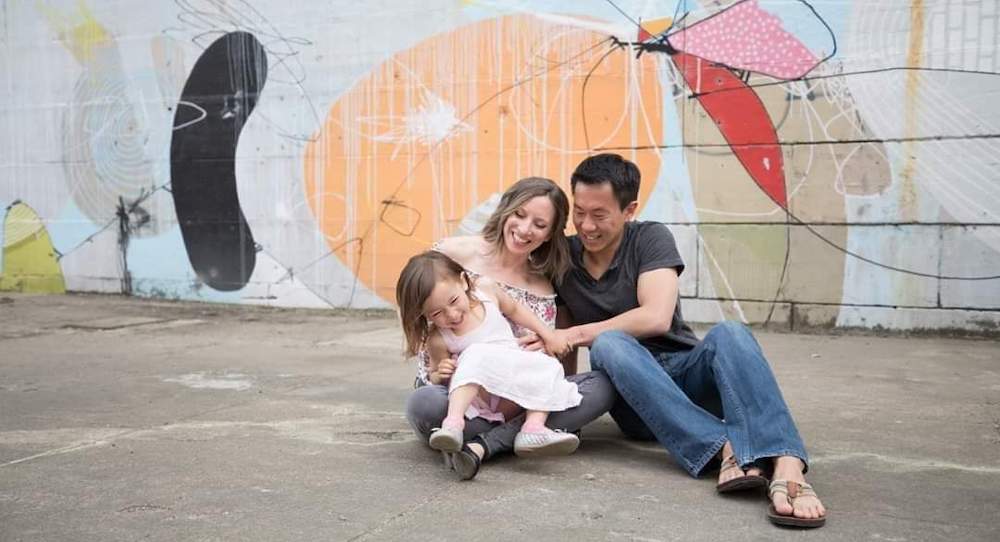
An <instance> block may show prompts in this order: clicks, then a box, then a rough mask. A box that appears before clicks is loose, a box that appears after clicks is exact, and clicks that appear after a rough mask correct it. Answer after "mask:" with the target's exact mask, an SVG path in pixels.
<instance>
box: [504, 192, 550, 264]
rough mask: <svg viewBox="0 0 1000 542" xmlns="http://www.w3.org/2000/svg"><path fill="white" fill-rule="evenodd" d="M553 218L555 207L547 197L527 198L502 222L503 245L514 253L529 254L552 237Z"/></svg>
mask: <svg viewBox="0 0 1000 542" xmlns="http://www.w3.org/2000/svg"><path fill="white" fill-rule="evenodd" d="M555 219H556V208H555V207H554V206H553V205H552V201H550V200H549V198H548V197H546V196H535V197H533V198H531V199H529V200H528V201H526V202H524V205H522V206H521V207H519V208H518V209H517V210H516V211H514V212H513V213H512V214H511V215H510V216H509V217H507V221H506V222H504V224H503V242H504V246H505V247H506V248H507V250H508V251H509V252H512V253H514V254H531V253H532V252H534V251H535V249H537V248H538V247H539V246H541V245H542V243H544V242H546V241H548V240H549V238H550V237H552V223H553V222H554V221H555Z"/></svg>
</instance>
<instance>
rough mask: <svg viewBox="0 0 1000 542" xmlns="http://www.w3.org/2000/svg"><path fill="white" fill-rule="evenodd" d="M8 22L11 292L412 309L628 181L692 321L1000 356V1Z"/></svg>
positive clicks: (197, 6)
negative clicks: (445, 261) (527, 215)
mask: <svg viewBox="0 0 1000 542" xmlns="http://www.w3.org/2000/svg"><path fill="white" fill-rule="evenodd" d="M0 5H2V12H0V17H2V20H0V209H6V211H5V212H4V216H3V224H2V226H0V236H2V239H3V253H2V275H0V289H6V290H23V291H64V290H70V291H105V292H122V291H125V292H129V293H132V294H135V295H141V296H164V297H170V298H182V299H198V300H209V301H218V302H235V303H263V304H274V305H283V306H308V307H325V306H335V307H341V306H353V307H388V306H390V303H391V298H392V289H393V286H394V283H395V278H396V274H397V272H398V270H399V269H400V267H401V266H402V264H403V263H404V262H405V260H406V259H407V258H408V257H409V256H410V255H412V254H414V253H416V252H418V251H420V250H423V249H425V248H427V247H428V246H429V245H430V244H431V243H432V242H433V241H434V239H436V238H439V237H441V236H445V235H448V234H451V233H454V232H456V231H463V230H476V229H478V227H479V225H480V224H481V223H482V220H483V217H484V216H485V215H486V214H488V212H489V210H490V208H491V207H490V206H491V202H492V201H494V199H492V197H493V196H494V195H495V194H496V193H498V192H501V191H503V190H504V188H505V187H506V186H508V185H509V184H511V183H512V182H514V181H515V180H517V179H518V178H520V177H524V176H529V175H541V176H547V177H550V178H552V179H554V180H556V181H557V182H559V183H561V184H562V185H563V186H564V187H567V188H568V186H567V184H568V178H569V173H570V172H571V171H572V169H573V167H574V166H575V165H576V163H578V162H579V160H581V159H582V158H583V157H585V156H587V155H588V154H589V153H594V152H602V151H614V152H619V153H622V154H624V155H625V156H627V157H628V158H630V159H632V160H633V161H635V162H636V163H638V164H639V166H640V168H641V169H642V172H643V179H644V183H643V189H642V193H641V203H642V209H641V213H640V218H642V219H646V220H656V221H661V222H664V223H667V224H669V225H670V226H671V227H672V229H673V231H674V233H675V236H676V237H677V238H678V240H679V242H680V244H681V248H682V251H683V254H684V256H685V259H686V261H687V263H688V268H687V270H686V271H685V273H684V275H683V276H682V294H683V296H684V297H685V300H684V303H685V308H686V310H685V313H686V315H688V316H689V317H690V318H692V319H695V320H701V321H714V320H718V319H720V318H733V319H740V320H744V321H748V322H765V321H770V322H776V323H789V324H791V325H826V326H861V327H878V326H882V327H887V328H900V329H912V328H938V329H943V328H960V329H968V330H990V329H996V328H997V327H998V325H1000V162H998V160H997V156H1000V139H998V134H1000V105H998V104H1000V65H998V63H1000V58H998V49H1000V46H998V35H1000V34H998V27H1000V9H998V3H997V2H994V1H987V2H982V1H974V0H965V1H960V0H912V1H902V0H892V1H884V2H875V3H873V2H863V1H854V2H847V1H839V0H838V1H832V0H831V1H815V2H805V1H787V0H784V1H777V0H774V1H768V0H760V1H751V0H744V1H739V2H732V1H703V2H700V3H699V2H693V1H681V2H671V1H669V0H668V1H663V2H645V1H625V0H616V1H614V2H609V1H596V0H594V1H589V2H577V1H573V2H570V1H547V2H546V1H543V2H492V1H481V2H480V1H475V0H469V1H458V0H451V1H438V0H421V1H420V2H404V1H398V2H397V1H393V2H342V3H341V2H315V1H301V2H275V1H271V0H266V1H265V0H176V1H173V2H167V1H163V2H140V1H138V0H118V1H98V0H89V1H84V0H61V1H44V2H28V1H17V0H6V1H3V2H0ZM640 22H641V28H640V27H639V25H637V23H640ZM639 42H645V45H638V43H639ZM640 51H641V53H642V54H638V53H639V52H640Z"/></svg>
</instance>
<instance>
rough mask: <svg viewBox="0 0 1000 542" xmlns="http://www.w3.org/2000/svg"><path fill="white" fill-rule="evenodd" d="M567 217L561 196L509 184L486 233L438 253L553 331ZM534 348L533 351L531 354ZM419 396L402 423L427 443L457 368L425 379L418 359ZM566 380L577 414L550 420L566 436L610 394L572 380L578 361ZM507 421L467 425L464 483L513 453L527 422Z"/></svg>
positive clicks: (604, 382)
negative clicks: (489, 462)
mask: <svg viewBox="0 0 1000 542" xmlns="http://www.w3.org/2000/svg"><path fill="white" fill-rule="evenodd" d="M568 214H569V201H568V200H567V198H566V194H565V193H564V192H563V191H562V189H561V188H559V186H558V185H556V184H555V183H554V182H552V181H551V180H549V179H543V178H540V177H528V178H525V179H521V180H520V181H518V182H516V183H514V184H513V185H512V186H511V187H510V188H509V189H507V191H506V192H504V194H503V196H501V198H500V203H499V205H498V207H497V209H496V211H494V212H493V214H492V215H491V216H490V218H489V220H487V221H486V224H485V225H484V226H483V229H482V232H481V233H480V234H479V235H471V236H462V237H450V238H446V239H442V240H441V241H439V242H438V243H437V244H436V245H435V247H434V248H435V250H439V251H441V252H443V253H444V254H446V255H448V256H450V257H451V258H452V259H453V260H455V261H456V262H458V263H459V264H461V265H462V267H464V268H465V270H466V272H467V273H469V275H470V276H472V277H473V278H476V277H480V276H484V277H488V278H490V279H492V280H493V281H494V282H496V283H497V284H498V285H499V286H500V287H501V288H502V289H503V290H504V291H505V292H506V293H507V294H508V295H510V296H511V297H513V298H514V299H515V300H516V301H517V302H519V303H521V304H523V305H525V306H527V307H528V308H530V309H531V310H532V311H533V312H534V313H535V314H536V315H537V316H538V317H539V318H540V319H541V320H542V321H543V322H545V323H546V324H547V325H548V326H550V327H553V326H554V325H555V320H556V305H555V297H556V296H555V290H554V288H553V283H554V282H558V281H560V280H561V279H562V276H563V274H564V273H565V272H566V270H567V269H568V267H569V246H568V244H567V241H566V236H565V233H564V230H565V228H566V220H567V216H568ZM514 328H515V329H514V333H515V335H518V336H520V337H522V343H523V344H528V343H533V342H534V341H533V337H532V336H531V335H530V333H528V334H526V333H525V332H524V330H522V329H520V328H519V327H518V326H514ZM532 347H534V346H532ZM417 359H418V364H417V365H418V367H417V382H416V386H417V389H416V390H415V391H414V392H413V393H412V394H411V395H410V398H409V400H408V401H407V404H406V418H407V420H408V421H409V422H410V425H411V426H412V427H413V429H414V431H416V433H417V435H418V436H419V437H420V438H421V440H423V441H424V442H426V441H427V439H428V437H429V436H430V433H431V431H432V430H433V429H434V428H436V427H440V425H441V421H442V420H443V419H444V418H445V415H446V413H447V410H448V382H449V379H450V377H451V374H452V372H453V371H454V367H453V366H451V365H450V364H446V363H442V364H439V366H438V368H437V371H435V372H434V373H430V374H428V372H427V356H426V352H421V353H420V355H418V356H417ZM564 365H565V366H566V367H565V372H566V375H567V378H568V379H569V380H571V381H573V382H575V383H576V384H577V388H578V389H579V392H580V394H581V395H582V396H583V400H582V402H581V403H580V406H578V407H575V408H571V409H569V410H565V411H562V412H557V413H553V414H552V415H551V416H549V419H548V422H547V424H546V425H547V426H548V427H550V428H552V429H559V430H563V431H568V432H574V431H579V430H580V428H581V427H583V426H584V425H586V424H587V423H589V422H591V421H592V420H594V419H596V418H598V417H599V416H601V415H602V414H604V413H605V412H607V411H608V410H609V409H610V408H611V406H612V404H614V399H615V392H614V388H613V387H612V386H611V383H610V381H608V379H607V377H606V376H604V375H603V374H601V373H598V372H588V373H583V374H579V375H577V374H574V373H576V362H575V360H573V361H570V362H564ZM503 414H504V420H505V421H488V420H485V419H483V418H475V419H472V420H469V421H468V422H467V423H466V425H465V440H466V443H465V445H464V446H463V447H462V451H461V452H458V453H456V454H454V455H452V456H448V457H450V462H451V463H450V464H449V465H447V466H450V467H451V468H453V469H454V470H455V471H456V472H457V473H458V475H459V477H460V478H461V479H463V480H468V479H471V478H473V477H475V475H476V473H478V471H479V466H480V463H481V461H483V460H486V459H489V458H490V457H493V456H495V455H497V454H499V453H504V452H508V451H510V450H512V449H513V446H514V437H515V435H516V434H517V433H518V431H519V429H520V427H521V424H522V423H523V421H524V416H523V414H521V413H520V412H518V411H517V410H516V409H514V408H507V409H505V410H504V411H503Z"/></svg>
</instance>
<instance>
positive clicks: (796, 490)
mask: <svg viewBox="0 0 1000 542" xmlns="http://www.w3.org/2000/svg"><path fill="white" fill-rule="evenodd" d="M776 493H783V494H784V495H785V499H787V500H788V504H789V505H790V506H791V507H792V509H793V510H794V509H795V499H798V498H799V497H817V495H816V492H815V491H814V490H813V488H812V486H811V485H809V484H807V483H804V482H803V483H799V482H790V481H788V480H774V481H773V482H771V485H770V486H768V488H767V498H768V500H771V501H773V500H774V495H775V494H776ZM817 498H818V497H817ZM793 514H794V512H792V514H789V515H787V516H786V515H784V514H779V513H778V511H777V510H775V509H774V504H773V502H772V503H771V504H768V507H767V519H769V520H771V523H773V524H775V525H782V526H785V527H802V528H815V527H822V526H823V525H824V524H825V523H826V516H825V515H824V516H820V517H818V518H797V517H795V516H794V515H793Z"/></svg>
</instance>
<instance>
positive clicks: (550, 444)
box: [514, 430, 580, 457]
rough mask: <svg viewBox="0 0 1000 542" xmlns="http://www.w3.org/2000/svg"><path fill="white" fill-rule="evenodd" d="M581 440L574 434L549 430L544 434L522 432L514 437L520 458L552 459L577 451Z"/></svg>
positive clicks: (515, 450) (516, 452)
mask: <svg viewBox="0 0 1000 542" xmlns="http://www.w3.org/2000/svg"><path fill="white" fill-rule="evenodd" d="M579 445H580V439H579V438H578V437H577V436H576V435H574V434H572V433H563V432H562V431H551V430H547V431H545V432H543V433H525V432H524V431H521V432H520V433H518V434H517V436H516V437H514V453H515V454H517V456H518V457H551V456H557V455H569V454H571V453H573V452H575V451H576V448H577V447H578V446H579Z"/></svg>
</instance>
